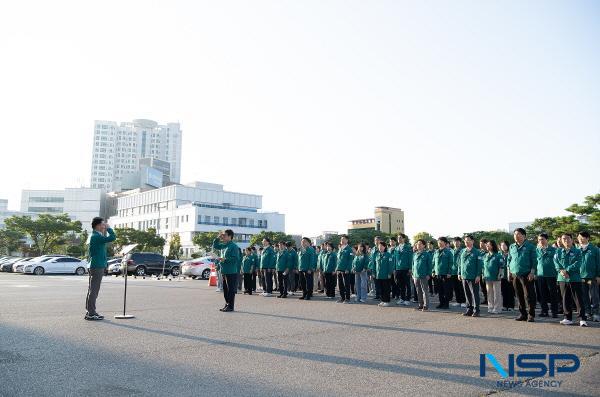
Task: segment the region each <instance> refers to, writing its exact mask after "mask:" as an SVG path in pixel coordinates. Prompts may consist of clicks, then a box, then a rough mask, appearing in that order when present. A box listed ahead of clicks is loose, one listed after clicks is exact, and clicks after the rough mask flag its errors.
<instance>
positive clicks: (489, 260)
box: [483, 252, 502, 281]
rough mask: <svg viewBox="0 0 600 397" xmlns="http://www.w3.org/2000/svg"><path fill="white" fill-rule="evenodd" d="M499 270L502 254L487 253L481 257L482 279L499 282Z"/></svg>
mask: <svg viewBox="0 0 600 397" xmlns="http://www.w3.org/2000/svg"><path fill="white" fill-rule="evenodd" d="M500 269H502V254H501V253H499V252H496V253H494V254H492V253H489V252H488V253H487V254H485V255H484V256H483V278H484V279H486V280H490V281H498V280H500Z"/></svg>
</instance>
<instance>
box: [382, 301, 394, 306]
mask: <svg viewBox="0 0 600 397" xmlns="http://www.w3.org/2000/svg"><path fill="white" fill-rule="evenodd" d="M381 306H382V307H390V306H392V305H390V303H389V302H383V303H382V304H381Z"/></svg>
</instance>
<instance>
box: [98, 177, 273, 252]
mask: <svg viewBox="0 0 600 397" xmlns="http://www.w3.org/2000/svg"><path fill="white" fill-rule="evenodd" d="M117 201H118V203H117V209H116V212H117V213H116V215H114V216H112V217H111V218H110V219H109V223H110V224H111V225H112V226H114V227H119V228H124V227H130V228H133V229H137V230H148V228H154V229H155V230H156V231H157V233H158V234H159V235H160V236H162V237H163V238H165V239H166V240H167V241H169V239H170V238H171V236H172V235H173V234H175V233H178V234H179V236H180V239H181V245H182V248H183V254H184V256H185V257H189V256H190V255H191V254H192V253H193V252H196V251H197V249H196V247H195V246H194V243H193V242H192V239H193V237H194V235H195V234H196V233H201V232H214V231H218V230H223V229H232V230H233V231H234V233H235V235H236V236H235V239H236V242H237V243H238V244H239V246H240V247H241V248H244V247H247V246H248V244H249V241H250V238H251V237H252V236H253V235H254V234H256V233H259V232H261V231H275V232H284V231H285V215H283V214H279V213H277V212H261V211H259V210H260V209H261V207H262V196H260V195H255V194H246V193H235V192H228V191H225V190H223V185H218V184H212V183H204V182H194V183H191V184H188V185H171V186H166V187H162V188H159V189H154V190H149V191H136V192H128V193H125V194H123V195H121V196H120V197H118V199H117Z"/></svg>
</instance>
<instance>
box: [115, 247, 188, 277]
mask: <svg viewBox="0 0 600 397" xmlns="http://www.w3.org/2000/svg"><path fill="white" fill-rule="evenodd" d="M123 260H124V261H126V262H127V273H128V274H133V275H136V276H148V275H151V274H156V275H160V274H161V273H162V274H163V275H165V276H167V275H169V274H170V275H172V276H174V277H177V276H179V272H180V271H181V270H180V269H181V268H180V266H179V265H180V262H179V261H171V260H166V261H165V257H164V256H162V255H160V254H155V253H152V252H134V253H131V254H127V256H126V257H125V258H123ZM163 265H164V269H165V271H164V273H163Z"/></svg>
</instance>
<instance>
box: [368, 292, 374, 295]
mask: <svg viewBox="0 0 600 397" xmlns="http://www.w3.org/2000/svg"><path fill="white" fill-rule="evenodd" d="M367 296H375V293H374V292H369V293H368V294H367Z"/></svg>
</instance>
